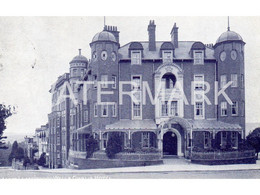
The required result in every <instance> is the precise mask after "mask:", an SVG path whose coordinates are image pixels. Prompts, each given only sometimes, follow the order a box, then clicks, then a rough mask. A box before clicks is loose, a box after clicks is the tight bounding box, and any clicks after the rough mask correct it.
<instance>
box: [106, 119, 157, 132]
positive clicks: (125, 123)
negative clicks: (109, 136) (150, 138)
mask: <svg viewBox="0 0 260 195" xmlns="http://www.w3.org/2000/svg"><path fill="white" fill-rule="evenodd" d="M157 129H158V128H157V125H156V124H155V121H154V120H152V119H144V120H130V119H121V120H119V121H118V122H115V123H113V124H110V125H106V130H157Z"/></svg>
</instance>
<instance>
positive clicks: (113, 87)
mask: <svg viewBox="0 0 260 195" xmlns="http://www.w3.org/2000/svg"><path fill="white" fill-rule="evenodd" d="M112 81H113V82H114V83H113V84H112V89H116V84H117V77H116V76H115V75H112Z"/></svg>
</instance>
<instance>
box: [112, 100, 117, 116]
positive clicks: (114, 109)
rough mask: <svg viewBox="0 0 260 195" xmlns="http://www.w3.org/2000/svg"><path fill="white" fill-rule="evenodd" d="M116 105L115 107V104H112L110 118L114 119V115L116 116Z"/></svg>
mask: <svg viewBox="0 0 260 195" xmlns="http://www.w3.org/2000/svg"><path fill="white" fill-rule="evenodd" d="M116 108H117V105H116V103H114V104H113V105H112V116H113V117H116V115H117V109H116Z"/></svg>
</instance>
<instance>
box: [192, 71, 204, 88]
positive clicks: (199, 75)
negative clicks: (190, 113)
mask: <svg viewBox="0 0 260 195" xmlns="http://www.w3.org/2000/svg"><path fill="white" fill-rule="evenodd" d="M196 77H202V81H196V79H195V78H196ZM193 81H194V90H195V91H201V90H204V82H205V78H204V74H194V76H193ZM196 82H202V83H197V84H198V85H202V86H201V88H198V89H196Z"/></svg>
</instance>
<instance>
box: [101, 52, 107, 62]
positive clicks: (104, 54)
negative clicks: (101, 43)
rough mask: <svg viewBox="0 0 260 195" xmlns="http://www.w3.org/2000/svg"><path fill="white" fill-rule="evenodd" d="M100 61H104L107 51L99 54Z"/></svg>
mask: <svg viewBox="0 0 260 195" xmlns="http://www.w3.org/2000/svg"><path fill="white" fill-rule="evenodd" d="M101 59H102V60H103V61H105V60H106V59H107V51H102V52H101Z"/></svg>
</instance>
